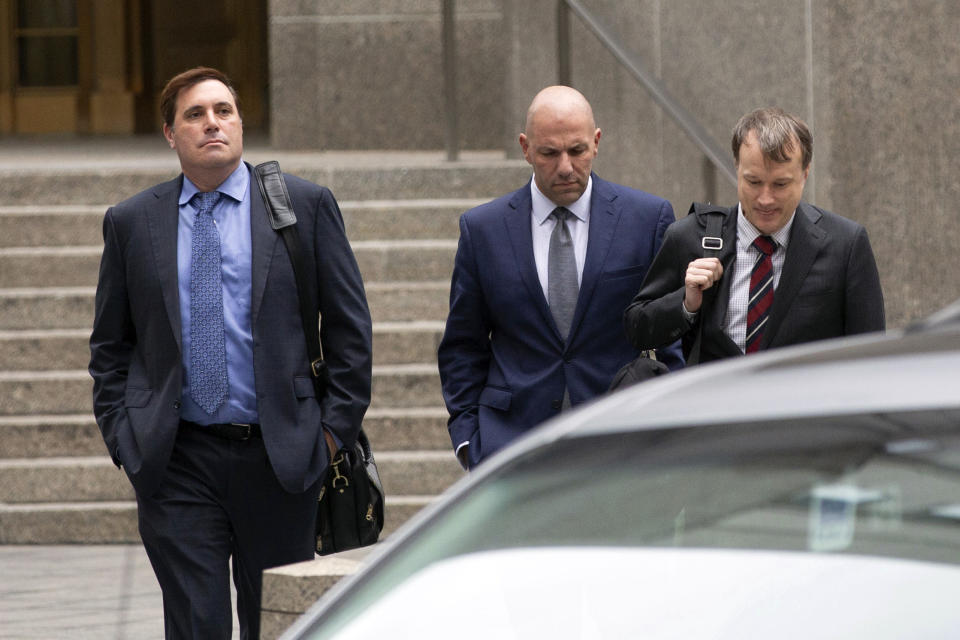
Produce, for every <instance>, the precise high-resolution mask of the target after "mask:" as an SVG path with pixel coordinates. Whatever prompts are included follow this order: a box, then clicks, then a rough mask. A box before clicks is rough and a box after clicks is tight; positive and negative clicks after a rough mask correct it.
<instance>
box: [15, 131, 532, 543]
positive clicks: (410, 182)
mask: <svg viewBox="0 0 960 640" xmlns="http://www.w3.org/2000/svg"><path fill="white" fill-rule="evenodd" d="M119 146H120V147H122V146H123V145H119ZM137 149H142V147H138V148H137ZM259 153H261V154H262V156H261V157H257V154H258V152H257V151H254V152H252V153H250V154H249V155H248V160H250V161H252V162H259V161H261V160H263V159H269V158H276V159H279V160H280V162H281V166H283V168H284V169H285V170H286V171H289V172H290V173H294V174H297V175H300V176H302V177H304V178H306V179H308V180H313V181H314V182H318V183H319V184H324V185H326V186H328V187H330V188H331V190H332V191H333V192H334V194H335V195H336V196H337V197H338V198H339V202H340V205H341V209H342V212H343V217H344V225H345V228H346V231H347V235H348V237H349V238H350V240H351V244H352V246H353V249H354V252H355V254H356V256H357V261H358V263H359V265H360V268H361V273H362V275H363V277H364V284H365V288H366V292H367V299H368V302H369V305H370V309H371V315H372V317H373V321H374V328H373V329H374V331H373V335H374V378H373V399H372V402H371V408H370V410H369V411H368V412H367V416H366V418H365V420H364V429H365V431H366V433H367V434H368V436H369V438H370V441H371V443H372V445H373V448H374V451H375V453H376V456H377V462H378V465H379V468H380V472H381V476H382V478H383V482H384V487H385V489H386V492H387V522H386V527H385V535H387V534H389V533H390V532H391V531H393V530H394V529H395V528H396V527H397V526H399V525H400V524H401V523H402V522H403V521H404V520H406V519H407V518H408V517H409V516H411V515H412V514H414V513H415V512H416V511H418V510H419V509H420V508H422V507H423V506H424V505H425V504H427V503H428V502H429V501H430V500H432V499H433V497H434V496H436V495H437V494H439V493H440V492H442V491H443V490H444V489H445V488H446V487H447V486H449V485H450V484H451V483H452V482H455V481H456V480H457V479H458V478H459V477H462V475H463V472H462V470H461V469H460V466H459V464H458V463H457V462H456V459H455V457H454V456H453V454H452V452H451V450H450V439H449V435H448V432H447V429H446V421H447V414H446V411H445V409H444V408H443V402H442V397H441V394H440V382H439V375H438V372H437V365H436V349H437V345H438V344H439V340H440V337H441V334H442V331H443V322H444V320H445V318H446V314H447V305H448V297H449V287H450V274H451V271H452V268H453V258H454V254H455V251H456V245H457V239H458V236H459V232H458V227H457V221H458V218H459V216H460V214H461V213H462V212H463V211H465V210H466V209H469V208H471V207H473V206H476V205H477V204H479V203H481V202H483V201H486V200H488V199H489V198H490V197H495V196H497V195H499V194H502V193H505V192H507V191H510V190H512V189H515V188H516V187H517V186H518V185H520V184H523V182H525V181H526V180H527V179H528V178H529V166H528V165H526V164H525V163H524V162H522V161H515V160H504V159H503V158H502V154H499V155H498V154H489V153H483V152H479V153H467V154H464V155H465V159H464V161H462V162H458V163H446V162H444V161H443V160H442V158H441V155H442V154H437V153H424V154H417V153H386V154H381V153H373V154H364V153H359V154H298V153H286V154H285V153H282V152H274V151H272V150H260V151H259ZM161 154H162V155H161ZM121 156H122V157H121ZM176 173H177V166H176V159H175V156H173V155H172V154H169V152H168V150H166V149H164V148H163V146H162V145H158V153H157V154H156V155H151V154H149V153H147V154H143V153H140V152H139V151H137V150H128V151H127V152H123V153H120V154H119V155H116V156H112V157H110V158H105V159H100V157H99V156H98V153H97V150H96V149H90V150H89V152H85V153H84V154H82V155H79V156H75V157H71V158H68V159H64V160H63V161H62V162H60V163H59V164H58V162H55V161H53V162H48V161H46V156H45V155H44V154H43V153H41V152H38V153H36V154H25V157H24V161H23V162H21V163H18V166H17V168H16V169H12V168H10V165H7V166H6V167H5V168H4V167H0V192H2V195H0V544H15V543H16V544H28V543H32V544H68V543H119V542H133V541H137V540H138V535H137V526H136V505H135V503H134V502H133V500H132V491H131V489H130V487H129V483H128V482H127V480H126V477H125V475H124V474H123V472H122V471H120V470H118V469H116V468H115V467H114V466H113V464H112V463H111V462H110V460H109V458H108V457H107V456H106V450H105V447H104V445H103V441H102V438H101V436H100V433H99V429H98V428H97V425H96V423H95V422H94V420H93V416H92V412H91V397H90V393H91V389H92V380H91V379H90V377H89V374H88V373H87V371H86V367H87V363H88V360H89V349H88V339H89V333H90V326H91V323H92V319H93V299H94V293H95V284H96V280H97V271H98V267H99V256H100V252H101V249H102V239H101V224H102V220H103V215H104V212H105V211H106V209H107V208H108V206H109V204H112V203H115V202H119V201H121V200H123V199H125V198H127V197H129V196H131V195H133V194H134V193H136V192H138V191H140V190H141V189H143V188H146V187H149V186H151V185H153V184H156V183H158V182H161V181H164V180H167V179H169V178H171V177H173V176H175V175H176ZM451 195H454V196H456V198H451V197H450V196H451Z"/></svg>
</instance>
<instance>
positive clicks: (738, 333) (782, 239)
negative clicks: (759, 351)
mask: <svg viewBox="0 0 960 640" xmlns="http://www.w3.org/2000/svg"><path fill="white" fill-rule="evenodd" d="M796 215H797V214H796V212H794V214H793V216H790V220H789V221H787V224H785V225H784V226H783V228H782V229H780V230H779V231H777V232H776V233H774V234H773V235H772V236H771V237H772V238H773V239H774V240H775V241H776V243H777V250H776V251H774V252H773V255H772V256H770V259H771V260H772V261H773V290H774V293H773V299H774V300H776V299H777V293H776V290H777V285H778V284H780V274H782V273H783V262H784V260H785V259H786V257H787V243H788V242H789V240H790V229H791V228H792V227H793V218H794V216H796ZM760 235H762V234H761V233H760V231H759V230H757V228H756V227H755V226H753V224H752V223H751V222H750V221H749V220H747V217H746V216H745V215H743V207H742V206H740V205H737V259H736V261H735V262H734V263H733V273H731V274H730V276H731V277H732V278H733V279H732V280H731V281H730V301H729V303H728V305H727V315H726V317H725V318H724V322H723V330H724V332H725V333H726V334H727V335H728V336H729V337H730V339H731V340H733V341H734V342H735V343H736V344H737V346H738V347H740V350H741V351H743V350H744V348H745V345H746V342H747V307H748V305H749V301H750V272H751V271H753V264H754V263H755V262H756V261H757V258H758V257H759V255H760V250H759V249H757V248H756V247H754V246H753V241H754V240H756V239H757V236H760Z"/></svg>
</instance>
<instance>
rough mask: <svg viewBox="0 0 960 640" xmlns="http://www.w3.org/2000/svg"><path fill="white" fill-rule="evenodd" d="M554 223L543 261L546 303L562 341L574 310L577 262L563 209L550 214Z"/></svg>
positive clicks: (567, 214)
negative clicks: (545, 278)
mask: <svg viewBox="0 0 960 640" xmlns="http://www.w3.org/2000/svg"><path fill="white" fill-rule="evenodd" d="M550 215H551V217H553V218H554V219H555V220H556V221H557V225H556V226H555V227H554V228H553V233H552V234H551V235H550V254H549V258H548V260H547V302H548V303H549V304H550V312H551V313H552V314H553V321H554V322H556V323H557V329H559V330H560V335H562V336H563V338H564V340H566V339H567V334H568V333H570V323H571V322H572V321H573V310H574V309H576V307H577V296H578V295H579V294H580V285H579V283H578V282H577V259H576V257H575V256H574V253H573V238H572V237H571V236H570V229H569V228H568V227H567V219H568V218H570V217H571V216H573V214H572V213H570V211H568V210H567V209H565V208H564V207H557V208H556V209H554V210H553V212H552V213H551V214H550Z"/></svg>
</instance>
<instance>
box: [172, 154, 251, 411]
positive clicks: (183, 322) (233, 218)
mask: <svg viewBox="0 0 960 640" xmlns="http://www.w3.org/2000/svg"><path fill="white" fill-rule="evenodd" d="M198 191H199V189H197V187H196V185H194V184H193V183H192V182H190V180H189V179H188V178H187V177H186V176H184V178H183V188H182V189H181V191H180V200H179V205H180V218H179V224H178V226H177V275H178V279H179V292H180V327H181V338H182V349H183V351H182V362H183V393H182V396H181V402H182V407H181V411H180V416H181V418H183V419H184V420H189V421H191V422H196V423H199V424H211V423H222V422H238V423H256V422H259V421H260V420H259V418H258V415H257V391H256V385H255V381H254V374H253V331H252V328H251V325H250V297H251V288H252V285H251V273H252V270H251V269H252V266H251V261H252V246H253V245H252V241H251V238H250V172H249V170H248V169H247V165H246V164H244V163H243V162H241V163H240V165H239V166H238V167H237V169H236V170H235V171H234V172H233V173H231V174H230V176H229V177H228V178H227V179H226V180H224V181H223V183H222V184H221V185H220V186H219V187H217V191H219V192H220V193H222V194H223V195H224V197H221V198H220V202H218V203H217V205H216V207H214V210H213V219H214V222H215V223H216V225H217V231H218V232H219V233H220V258H221V267H220V269H221V276H222V281H223V328H224V334H225V335H224V339H225V343H226V349H227V377H228V380H229V385H230V388H229V391H228V394H227V400H226V402H224V403H223V404H222V405H220V408H219V409H217V411H216V412H215V413H214V414H212V415H211V414H208V413H207V412H206V411H204V410H203V409H201V408H200V407H199V406H198V405H197V404H196V403H195V402H194V401H193V399H192V398H191V397H190V262H191V241H192V238H193V222H194V218H196V215H197V209H196V207H194V206H193V204H192V203H191V202H190V199H191V198H193V196H194V194H195V193H197V192H198Z"/></svg>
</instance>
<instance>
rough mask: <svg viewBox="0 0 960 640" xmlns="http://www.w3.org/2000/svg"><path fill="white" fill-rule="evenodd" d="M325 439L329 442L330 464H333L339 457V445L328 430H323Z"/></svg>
mask: <svg viewBox="0 0 960 640" xmlns="http://www.w3.org/2000/svg"><path fill="white" fill-rule="evenodd" d="M323 437H324V438H326V440H327V451H329V452H330V462H333V459H334V458H336V457H337V443H336V442H335V441H334V439H333V436H332V435H330V432H329V431H327V430H326V429H324V430H323Z"/></svg>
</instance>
